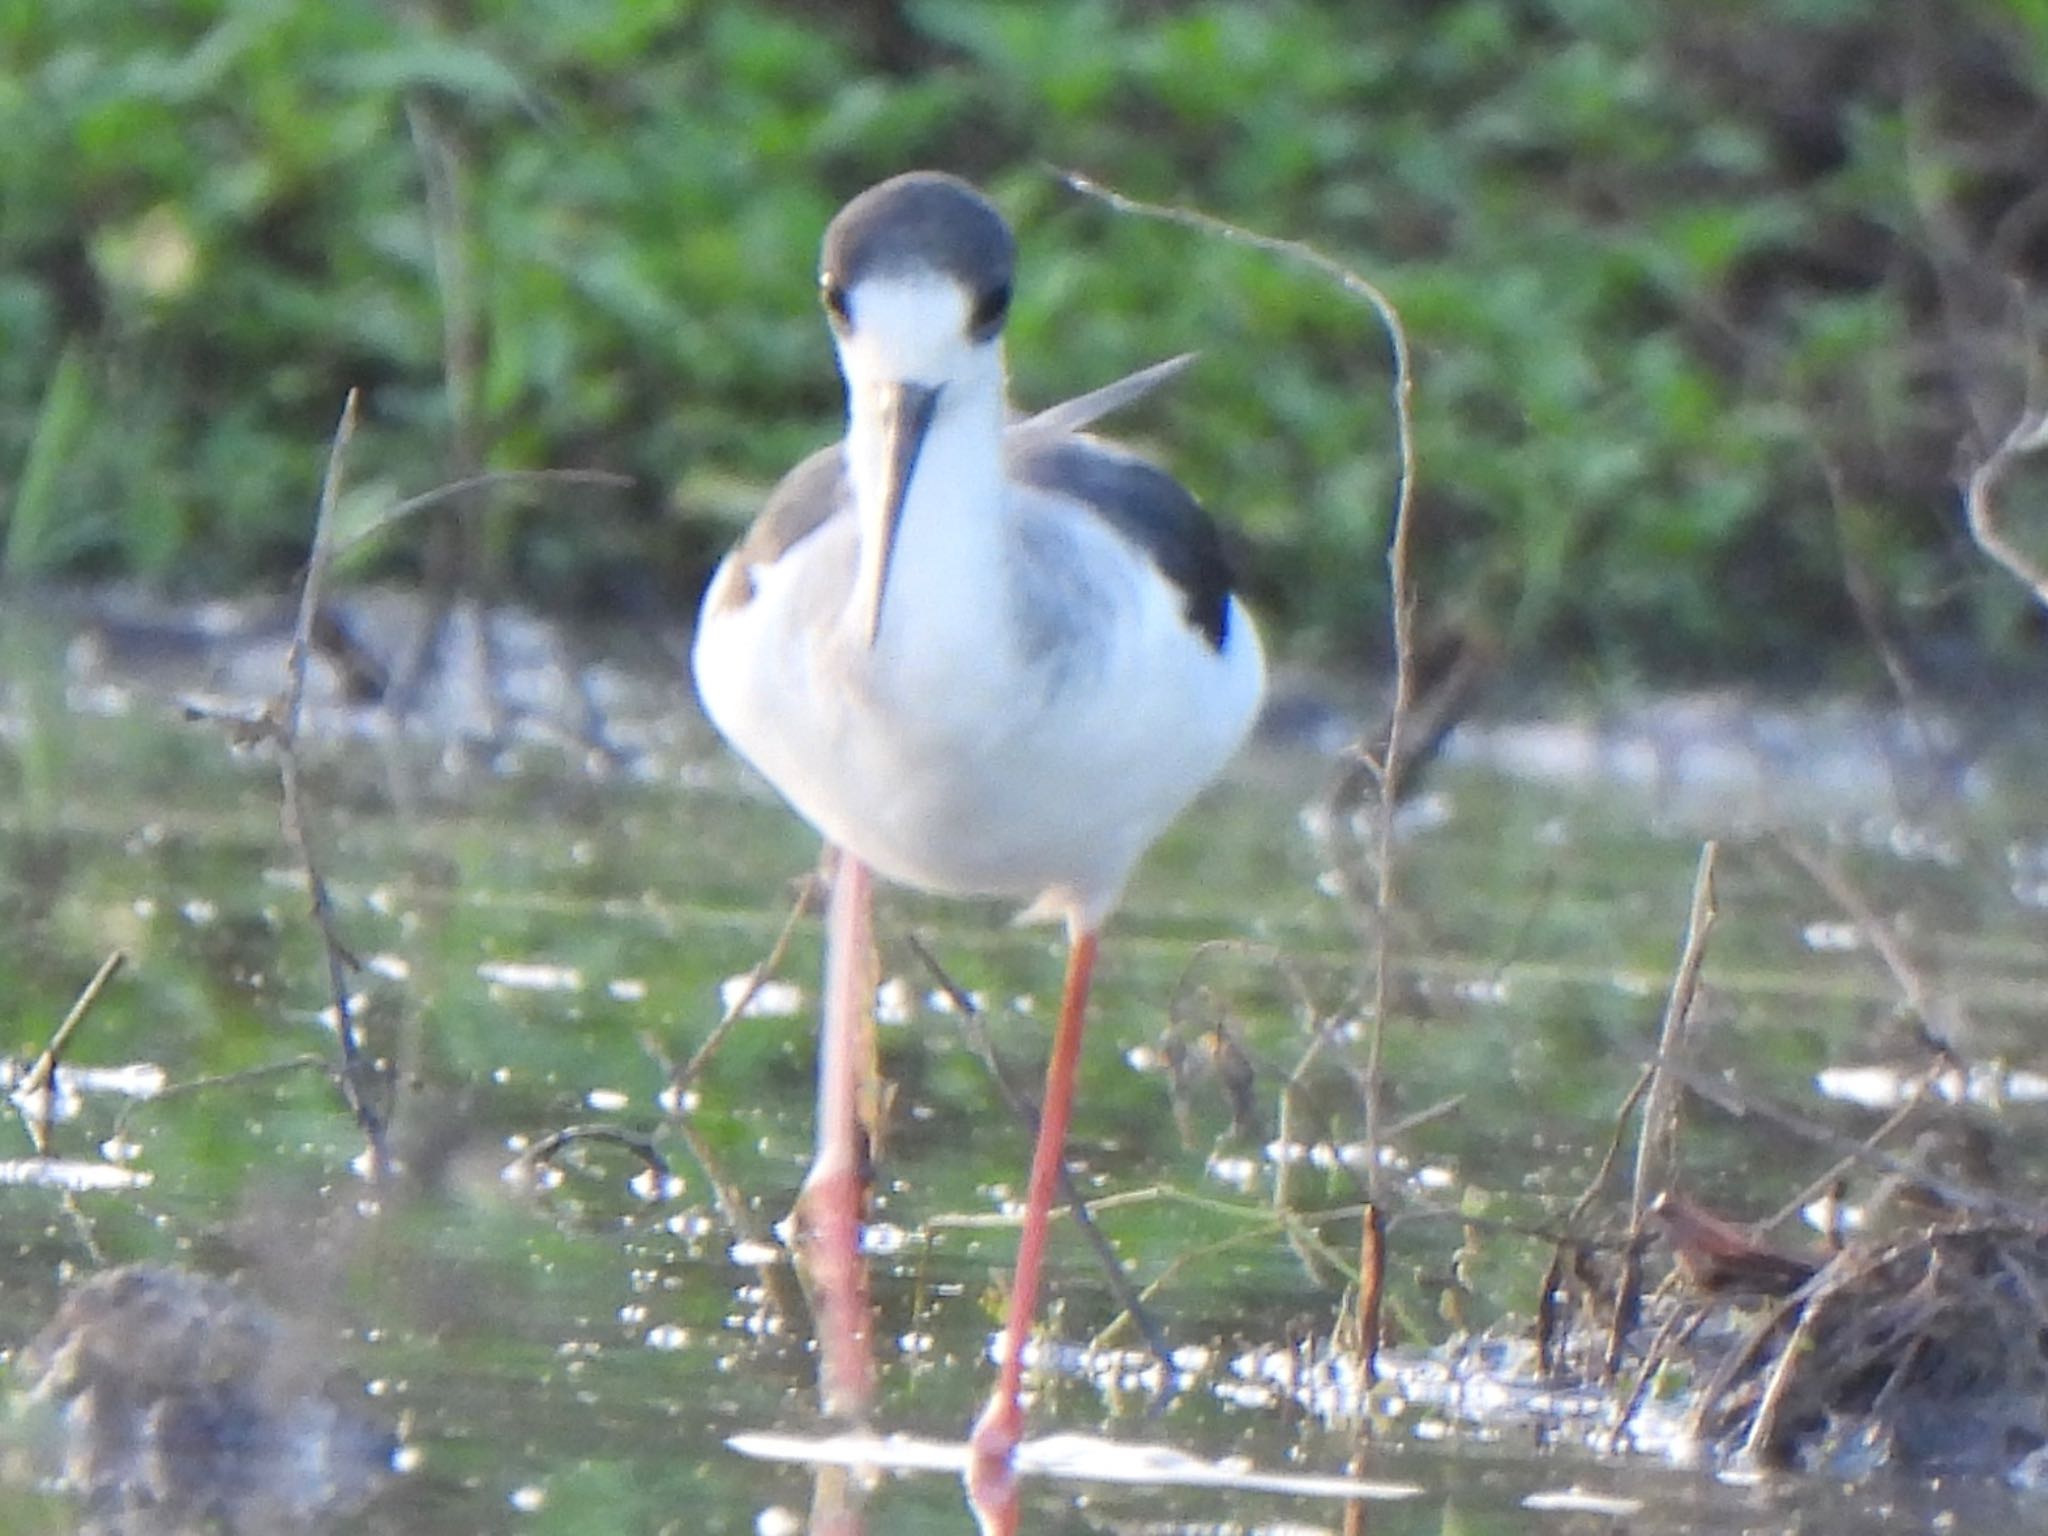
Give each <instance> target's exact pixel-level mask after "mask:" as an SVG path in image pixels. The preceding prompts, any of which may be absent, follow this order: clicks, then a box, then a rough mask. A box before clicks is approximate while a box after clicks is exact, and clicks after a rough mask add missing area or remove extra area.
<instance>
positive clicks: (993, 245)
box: [818, 171, 1017, 294]
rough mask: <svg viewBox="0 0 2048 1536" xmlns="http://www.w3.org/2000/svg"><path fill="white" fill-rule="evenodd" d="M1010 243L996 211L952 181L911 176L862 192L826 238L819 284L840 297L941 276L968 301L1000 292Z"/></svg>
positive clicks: (935, 174)
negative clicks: (896, 277) (901, 280)
mask: <svg viewBox="0 0 2048 1536" xmlns="http://www.w3.org/2000/svg"><path fill="white" fill-rule="evenodd" d="M1016 257H1017V247H1016V242H1015V241H1014V240H1013V239H1011V237H1010V226H1009V225H1007V224H1005V223H1004V222H1003V216H1002V215H1001V214H1000V213H997V212H996V210H995V205H994V204H993V203H991V202H990V201H989V200H988V199H987V198H985V197H983V196H982V195H981V194H980V193H979V192H977V191H975V189H974V188H973V187H971V186H969V185H968V184H967V183H966V182H964V181H962V180H961V179H960V178H959V177H957V176H948V175H946V174H945V173H944V172H942V171H911V172H909V173H907V174H905V175H902V176H892V177H890V178H889V180H887V181H884V182H879V183H877V184H876V185H874V186H872V187H869V188H868V189H867V191H865V192H863V193H861V195H860V196H859V197H856V198H855V199H854V200H853V201H852V202H850V203H848V204H847V205H846V206H845V207H844V208H842V209H840V210H839V215H838V217H836V218H835V219H833V221H832V223H831V224H830V226H828V227H827V229H826V230H825V250H824V254H823V256H822V257H821V258H820V260H819V264H818V272H819V277H820V279H821V280H822V281H823V282H824V283H825V284H826V285H827V286H828V287H829V286H834V285H836V286H837V287H839V288H842V289H847V288H853V287H856V286H858V285H859V284H860V283H861V282H862V281H864V280H865V279H867V278H870V277H876V276H880V275H883V274H898V273H907V272H917V271H927V272H942V273H944V274H946V275H947V276H949V277H951V278H953V279H954V280H955V281H957V282H958V283H959V284H960V285H961V286H962V287H963V288H965V289H966V290H967V291H968V292H969V293H971V294H984V293H989V292H992V291H994V290H996V289H998V288H1006V287H1007V286H1008V284H1009V282H1010V276H1011V271H1012V269H1013V268H1014V267H1015V265H1016Z"/></svg>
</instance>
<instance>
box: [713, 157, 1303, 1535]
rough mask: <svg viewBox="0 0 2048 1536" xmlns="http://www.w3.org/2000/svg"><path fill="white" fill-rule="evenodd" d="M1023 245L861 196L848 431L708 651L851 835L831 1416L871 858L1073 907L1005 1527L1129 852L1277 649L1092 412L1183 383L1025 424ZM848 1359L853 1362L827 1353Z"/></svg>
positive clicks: (1215, 758) (993, 1417)
mask: <svg viewBox="0 0 2048 1536" xmlns="http://www.w3.org/2000/svg"><path fill="white" fill-rule="evenodd" d="M1014 259H1015V248H1014V245H1013V242H1012V239H1011V235H1010V230H1009V227H1008V226H1007V225H1006V224H1005V223H1004V222H1003V219H1002V216H1001V215H1000V214H998V213H997V212H996V210H995V208H994V207H993V206H992V205H991V204H990V203H989V202H988V201H987V200H986V199H984V198H983V197H982V196H981V194H980V193H978V192H976V191H975V190H974V189H973V188H972V187H970V186H969V185H967V183H965V182H963V181H960V180H958V179H956V178H954V177H951V176H946V175H940V174H937V173H933V172H915V173H912V174H910V175H905V176H898V177H896V178H894V179H892V180H889V181H885V182H883V183H881V184H880V185H878V186H875V187H872V188H870V189H869V190H868V191H866V192H864V193H862V194H861V195H860V196H859V197H857V198H855V199H854V200H853V201H852V202H850V203H848V204H847V205H846V207H845V208H843V209H842V210H841V211H840V213H839V214H838V216H837V217H836V218H834V219H833V220H832V223H831V225H830V227H829V228H828V229H827V231H826V234H825V245H824V255H823V260H822V264H821V270H820V283H821V293H822V297H823V300H824V306H825V312H826V317H827V319H828V320H829V321H830V323H831V327H832V335H833V340H834V341H835V343H836V344H837V347H838V352H839V365H840V370H841V372H842V373H843V374H844V375H845V380H846V400H847V406H846V436H845V439H844V440H843V441H841V442H839V443H835V444H833V445H832V446H831V447H829V448H825V449H823V450H821V451H819V452H818V453H815V454H813V455H812V456H811V457H810V458H808V459H806V460H804V462H803V463H801V464H799V465H798V466H797V467H796V468H795V469H794V470H792V471H791V472H790V473H789V475H788V476H787V477H786V478H785V479H784V480H783V482H782V483H781V485H779V486H778V487H777V488H776V490H775V492H774V493H773V495H772V496H771V497H770V498H769V501H768V504H767V507H766V508H765V510H764V511H763V512H762V514H761V516H760V517H759V519H758V520H757V521H756V522H755V523H754V525H753V527H752V528H751V529H749V530H748V532H747V534H746V536H745V537H744V538H743V539H742V540H741V542H740V543H739V545H738V546H737V547H736V548H735V549H734V550H733V551H732V553H731V554H729V555H728V556H727V557H726V559H725V561H724V563H723V564H722V565H721V566H720V567H719V569H718V573H717V576H716V577H715V578H714V580H713V581H712V584H711V587H710V589H709V591H708V592H707V594H706V596H705V600H704V608H703V613H702V615H701V617H700V620H699V624H698V630H697V639H696V645H695V650H694V654H693V657H692V661H693V665H694V669H695V672H696V678H697V688H698V692H699V694H700V695H701V696H702V698H703V702H704V706H705V709H706V711H707V713H708V714H709V715H710V717H711V719H712V722H713V723H714V724H715V725H716V726H717V727H718V729H719V730H720V731H721V732H722V733H723V734H724V735H725V737H726V739H727V740H728V741H730V742H731V743H732V745H733V746H734V747H735V748H737V749H738V750H739V752H740V754H741V756H743V757H745V758H746V759H747V760H748V761H749V762H751V763H752V764H753V765H754V767H755V768H757V769H758V770H760V772H761V773H762V774H763V775H764V776H765V777H766V778H767V779H768V781H769V782H770V783H771V784H773V785H774V786H775V788H776V789H777V790H778V791H780V792H781V794H782V795H783V797H784V798H785V799H787V800H788V801H789V803H790V804H791V805H792V806H793V807H794V808H795V809H796V811H797V813H798V814H799V815H801V816H802V817H803V818H804V819H805V820H806V821H808V822H810V824H811V825H812V826H814V827H816V828H817V829H818V831H819V832H820V833H822V834H823V835H824V837H825V839H826V841H827V842H828V843H829V844H831V845H832V846H833V847H835V848H836V849H837V850H838V863H837V869H836V874H835V876H834V879H833V888H832V897H831V905H830V911H829V915H828V919H827V961H826V983H825V1015H824V1021H823V1024H822V1026H821V1030H820V1045H819V1067H818V1071H819V1110H818V1154H817V1159H816V1161H815V1163H814V1164H813V1166H812V1168H811V1171H810V1174H809V1176H808V1177H807V1178H806V1180H805V1183H804V1190H803V1194H802V1195H801V1197H800V1198H799V1201H798V1209H797V1226H798V1230H799V1231H800V1233H802V1234H803V1237H804V1245H805V1247H806V1249H807V1250H808V1251H807V1253H806V1264H807V1267H808V1268H809V1269H810V1271H811V1273H812V1275H813V1284H814V1289H816V1290H817V1291H818V1292H819V1293H820V1294H821V1295H822V1296H823V1297H824V1301H823V1303H822V1305H821V1307H820V1309H819V1310H820V1316H819V1330H820V1352H821V1357H825V1358H826V1359H827V1362H828V1363H827V1364H825V1365H822V1366H821V1372H820V1377H821V1387H822V1388H823V1394H824V1397H825V1401H826V1406H827V1409H828V1411H836V1410H835V1404H838V1405H843V1404H846V1403H864V1401H865V1397H864V1390H865V1384H866V1373H867V1372H869V1371H871V1369H872V1367H871V1365H868V1364H864V1363H858V1362H861V1361H865V1359H866V1358H867V1354H868V1352H867V1351H866V1350H865V1349H849V1348H845V1347H842V1348H840V1349H838V1350H835V1351H828V1349H827V1345H829V1344H831V1343H833V1342H835V1337H828V1336H836V1342H837V1343H839V1344H840V1345H841V1346H845V1345H846V1344H847V1343H848V1342H849V1341H851V1340H855V1339H858V1340H859V1341H860V1342H862V1343H863V1344H864V1342H865V1334H866V1330H867V1328H868V1303H867V1292H866V1288H865V1280H864V1277H863V1271H862V1268H861V1262H860V1256H859V1242H860V1223H861V1216H862V1210H863V1201H864V1189H863V1155H864V1150H865V1149H864V1143H863V1141H862V1131H861V1122H860V1114H859V1110H858V1107H857V1102H856V1100H857V1095H858V1091H859V1081H860V1066H859V1063H860V1057H861V1046H862V1040H863V1035H862V1031H863V1028H864V1023H863V1021H864V1020H865V1019H866V1018H867V1017H868V1011H867V1010H868V1008H869V1007H870V1005H871V1001H872V992H871V990H869V989H871V988H872V985H873V977H872V973H871V969H870V964H871V962H870V961H869V959H868V955H869V953H870V951H871V942H870V936H871V926H870V919H869V906H870V901H871V885H870V878H869V872H870V871H873V872H875V873H879V874H880V875H882V876H883V877H884V878H885V879H888V880H892V881H896V882H899V883H901V884H903V885H907V886H912V887H915V888H917V889H919V890H925V891H933V892H939V893H943V894H947V895H958V896H982V897H997V898H1009V899H1012V900H1016V901H1019V902H1023V903H1027V904H1028V910H1027V912H1026V916H1028V917H1036V918H1048V919H1052V918H1057V919H1061V920H1064V922H1065V924H1066V927H1067V934H1068V938H1069V951H1068V962H1067V976H1066V985H1065V988H1064V990H1063V994H1062V998H1061V1003H1060V1015H1059V1023H1058V1027H1057V1030H1056V1033H1055V1035H1054V1041H1053V1047H1052V1059H1051V1065H1050V1067H1049V1069H1048V1072H1047V1076H1046V1085H1045V1099H1044V1105H1043V1108H1042V1111H1041V1113H1040V1117H1039V1127H1038V1141H1037V1147H1036V1150H1035V1153H1034V1155H1033V1158H1032V1164H1031V1180H1030V1186H1029V1190H1028V1193H1027V1196H1026V1201H1025V1212H1024V1226H1023V1233H1022V1236H1021V1238H1020V1241H1019V1245H1018V1250H1017V1265H1016V1274H1015V1279H1014V1282H1013V1285H1012V1289H1011V1292H1010V1308H1009V1316H1008V1322H1007V1327H1006V1329H1005V1335H1004V1350H1003V1354H1002V1361H1001V1374H1000V1377H999V1380H998V1383H997V1386H996V1389H995V1392H994V1395H993V1396H992V1398H991V1399H990V1401H989V1404H988V1407H987V1409H986V1411H985V1412H984V1413H983V1414H982V1416H981V1418H980V1420H979V1421H978V1422H977V1424H976V1426H975V1430H974V1435H973V1439H972V1441H971V1444H970V1448H969V1459H968V1474H967V1483H968V1493H969V1498H970V1500H971V1502H972V1504H973V1506H974V1509H975V1511H976V1513H977V1515H978V1516H979V1518H980V1519H981V1522H982V1524H983V1527H984V1529H987V1530H992V1531H1007V1530H1012V1529H1014V1528H1015V1523H1016V1510H1017V1492H1016V1486H1015V1475H1014V1471H1013V1453H1014V1451H1015V1449H1016V1446H1017V1443H1018V1440H1019V1438H1020V1436H1021V1434H1022V1428H1023V1413H1022V1408H1021V1406H1020V1402H1019V1390H1020V1387H1021V1379H1022V1378H1021V1373H1022V1368H1023V1360H1024V1350H1025V1343H1026V1338H1027V1335H1028V1333H1029V1331H1030V1327H1031V1320H1032V1317H1033V1313H1034V1310H1035V1304H1036V1299H1037V1291H1038V1279H1039V1273H1040V1268H1041V1264H1042V1260H1043V1257H1044V1248H1045V1233H1046V1223H1047V1217H1048V1214H1049V1211H1050V1208H1051V1205H1052V1199H1053V1194H1054V1189H1055V1186H1056V1184H1057V1181H1058V1173H1059V1168H1060V1159H1061V1156H1062V1148H1063V1146H1064V1143H1065V1139H1066V1130H1067V1119H1068V1112H1069V1110H1070V1108H1071V1106H1072V1101H1073V1094H1074V1073H1075V1064H1076V1061H1077V1058H1078V1056H1079V1054H1080V1046H1081V1031H1082V1022H1083V1016H1084V1013H1085V1011H1086V1006H1087V1000H1088V984H1089V977H1090V974H1091V972H1092V970H1093V967H1094V964H1095V953H1096V934H1097V932H1098V930H1099V928H1100V927H1101V924H1102V922H1103V920H1104V919H1105V918H1106V917H1107V916H1108V915H1109V912H1110V910H1111V908H1113V907H1114V906H1115V905H1116V902H1117V899H1118V897H1119V896H1120V895H1121V893H1122V891H1123V888H1124V884H1125V882H1126V881H1127V880H1128V878H1129V877H1130V874H1131V870H1132V868H1133V866H1134V865H1135V864H1136V863H1137V861H1138V858H1139V856H1140V855H1141V854H1142V853H1143V852H1144V851H1145V849H1146V847H1147V846H1148V845H1149V844H1150V843H1151V842H1152V841H1153V840H1154V839H1155V838H1156V837H1158V836H1159V834H1160V833H1161V832H1162V831H1163V830H1165V828H1166V826H1167V824H1168V823H1169V822H1170V821H1172V820H1173V818H1174V817H1175V816H1176V815H1178V814H1179V813H1180V811H1181V810H1182V809H1183V808H1184V807H1185V806H1186V805H1187V803H1188V802H1189V801H1190V800H1191V799H1193V798H1194V796H1195V794H1196V793H1197V792H1198V791H1199V790H1200V789H1201V788H1202V787H1203V786H1204V785H1205V784H1207V783H1208V782H1209V781H1210V780H1211V779H1212V778H1214V777H1215V776H1216V774H1217V773H1218V771H1219V770H1220V769H1221V768H1222V767H1223V765H1224V763H1225V761H1226V760H1227V759H1228V758H1229V757H1230V756H1231V754H1232V753H1233V752H1234V751H1235V750H1236V749H1237V747H1238V745H1239V743H1240V742H1242V741H1243V739H1244V737H1245V735H1246V734H1247V732H1248V731H1249V730H1250V728H1251V724H1252V719H1253V716H1254V715H1255V713H1256V712H1257V710H1258V706H1259V699H1260V695H1261V692H1262V691H1263V687H1264V679H1265V663H1264V658H1263V656H1262V654H1261V651H1260V646H1259V637H1258V633H1257V631H1256V630H1255V629H1254V628H1253V625H1252V621H1251V618H1250V616H1249V615H1248V614H1247V613H1246V612H1245V610H1244V609H1243V607H1242V606H1241V605H1240V604H1239V602H1238V599H1237V598H1236V596H1235V595H1233V593H1232V590H1231V582H1230V575H1229V572H1228V570H1227V568H1226V565H1225V562H1224V558H1223V553H1222V549H1221V547H1220V545H1219V542H1218V539H1217V535H1216V531H1215V528H1214V527H1213V525H1212V524H1211V523H1210V522H1209V519H1208V517H1207V516H1206V515H1205V514H1204V513H1203V511H1202V509H1201V508H1200V507H1199V506H1198V505H1197V504H1196V502H1195V500H1194V498H1193V497H1192V496H1190V495H1189V494H1188V492H1187V491H1185V490H1184V489H1182V488H1181V486H1180V485H1179V484H1178V483H1177V482H1176V481H1174V479H1173V478H1172V477H1171V476H1169V475H1168V474H1167V473H1166V472H1165V471H1163V470H1161V469H1159V468H1158V467H1156V466H1155V465H1153V464H1151V463H1148V462H1147V461H1146V460H1144V459H1142V458H1139V457H1137V456H1136V455H1135V454H1132V453H1129V452H1126V451H1125V450H1123V449H1121V448H1118V447H1116V446H1114V445H1113V444H1111V443H1109V442H1106V441H1103V440H1102V439H1100V438H1097V437H1095V436H1092V435H1089V434H1088V433H1086V432H1085V431H1084V430H1083V429H1084V428H1086V427H1087V426H1088V425H1089V424H1091V423H1092V422H1093V421H1095V420H1096V419H1098V418H1099V417H1101V416H1102V415H1104V414H1106V413H1107V412H1109V411H1111V410H1114V409H1116V408H1118V407H1119V406H1122V405H1124V404H1127V403H1128V402H1130V401H1131V400H1134V399H1136V398H1137V397H1138V396H1140V395H1142V394H1144V393H1145V392H1146V391H1147V390H1149V389H1151V388H1152V387H1153V386H1155V385H1156V384H1158V383H1159V382H1160V381H1161V380H1162V379H1163V378H1165V377H1166V376H1167V375H1168V374H1170V373H1171V372H1173V371H1175V370H1176V369H1177V368H1178V366H1179V364H1180V361H1182V360H1176V361H1175V362H1173V363H1168V364H1162V365H1160V366H1159V367H1156V368H1152V369H1147V370H1145V371H1144V372H1143V373H1139V374H1134V375H1132V376H1131V377H1130V378H1127V379H1124V380H1122V381H1120V382H1118V383H1115V384H1111V385H1109V386H1107V387H1106V388H1104V389H1101V390H1097V391H1095V392H1094V393H1092V394H1089V395H1084V396H1082V397H1080V398H1079V399H1076V400H1072V401H1069V402H1067V403H1066V404H1065V405H1061V406H1055V407H1054V408H1052V409H1051V410H1049V411H1045V412H1043V413H1041V414H1039V415H1037V416H1034V417H1029V418H1025V419H1022V420H1012V419H1011V416H1010V411H1009V402H1008V393H1007V389H1006V385H1005V381H1004V366H1003V340H1002V336H1003V323H1004V320H1005V318H1006V317H1007V315H1008V312H1009V306H1010V291H1011V280H1012V269H1013V266H1014ZM834 1354H836V1355H838V1356H840V1357H842V1359H847V1360H851V1361H853V1362H856V1363H851V1364H841V1365H839V1366H836V1367H835V1366H833V1365H831V1364H830V1363H829V1359H830V1356H831V1355H834Z"/></svg>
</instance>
